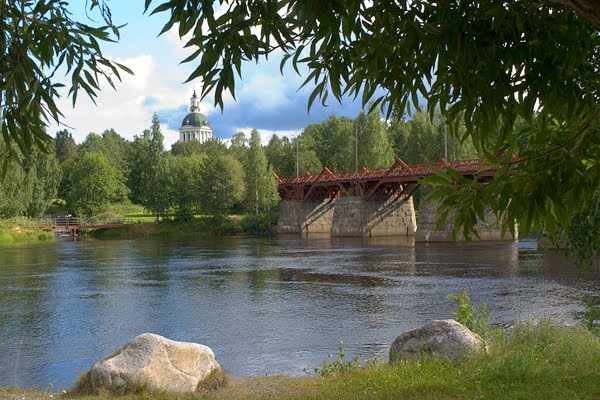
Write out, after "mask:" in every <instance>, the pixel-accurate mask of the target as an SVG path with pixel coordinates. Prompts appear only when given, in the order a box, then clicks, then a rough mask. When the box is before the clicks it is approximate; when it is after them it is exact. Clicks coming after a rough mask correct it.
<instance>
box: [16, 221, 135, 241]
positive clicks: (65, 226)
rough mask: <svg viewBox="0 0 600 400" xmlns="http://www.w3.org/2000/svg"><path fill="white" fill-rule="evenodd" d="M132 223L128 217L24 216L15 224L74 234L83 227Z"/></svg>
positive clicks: (124, 226)
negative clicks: (24, 217)
mask: <svg viewBox="0 0 600 400" xmlns="http://www.w3.org/2000/svg"><path fill="white" fill-rule="evenodd" d="M132 224H133V221H132V220H131V219H130V218H116V217H115V218H89V219H84V218H74V217H45V218H26V219H22V220H19V221H18V223H17V225H18V226H21V227H24V228H29V229H39V230H44V231H55V232H70V233H71V235H73V236H76V235H77V232H78V231H80V230H83V229H106V228H110V229H118V228H127V227H129V226H131V225H132Z"/></svg>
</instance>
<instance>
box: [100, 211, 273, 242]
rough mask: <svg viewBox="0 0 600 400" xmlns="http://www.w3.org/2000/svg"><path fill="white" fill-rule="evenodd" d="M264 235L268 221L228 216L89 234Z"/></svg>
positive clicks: (127, 236)
mask: <svg viewBox="0 0 600 400" xmlns="http://www.w3.org/2000/svg"><path fill="white" fill-rule="evenodd" d="M268 232H269V222H268V221H263V220H261V219H257V218H254V217H253V216H241V215H230V216H225V217H221V218H217V217H199V218H193V219H191V220H190V221H185V222H183V221H170V220H165V221H160V222H138V223H134V224H133V225H131V226H130V227H128V228H119V229H110V228H108V229H95V230H93V231H91V232H90V236H91V237H93V238H96V239H134V238H136V237H143V236H189V235H195V236H213V235H219V236H231V235H237V234H266V233H268Z"/></svg>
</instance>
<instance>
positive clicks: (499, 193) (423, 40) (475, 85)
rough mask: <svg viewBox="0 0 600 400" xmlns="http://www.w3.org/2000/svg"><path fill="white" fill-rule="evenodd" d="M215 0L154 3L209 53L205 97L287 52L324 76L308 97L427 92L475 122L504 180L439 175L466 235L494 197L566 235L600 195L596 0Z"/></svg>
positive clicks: (445, 110) (427, 97) (496, 205)
mask: <svg viewBox="0 0 600 400" xmlns="http://www.w3.org/2000/svg"><path fill="white" fill-rule="evenodd" d="M151 3H153V2H152V1H149V2H147V4H146V7H147V8H148V7H149V6H150V4H151ZM213 3H216V2H213V1H199V0H196V1H191V2H186V3H185V4H183V2H181V1H173V2H167V3H164V4H162V5H161V6H159V7H158V8H157V9H155V12H170V14H171V18H170V20H169V21H168V23H167V25H166V26H165V30H166V29H169V28H170V27H172V26H173V25H174V24H175V23H178V24H179V34H180V35H181V36H184V35H187V34H188V33H191V36H192V38H191V39H190V40H189V41H188V43H187V45H188V47H190V48H192V49H193V50H196V51H195V52H194V53H193V54H192V55H191V56H190V57H189V58H188V59H186V60H185V61H187V62H192V61H194V60H199V65H198V66H197V67H196V69H195V70H194V71H193V73H192V74H191V75H190V78H189V79H190V80H191V79H196V78H200V79H201V80H202V82H203V88H202V94H203V95H206V94H208V93H212V91H213V90H214V99H215V104H218V105H220V106H221V107H222V106H223V96H222V93H223V91H230V92H232V93H233V92H234V91H235V77H234V70H235V71H236V72H237V73H238V74H240V75H241V72H242V71H241V70H242V61H245V60H252V61H259V60H260V59H262V58H263V57H268V55H269V54H271V53H272V52H275V51H280V52H282V53H283V61H282V64H283V65H282V70H283V71H285V70H284V65H285V64H287V63H291V64H292V66H293V67H294V69H296V71H301V70H303V71H307V76H306V83H308V82H314V83H315V87H314V90H313V92H312V93H311V95H310V97H309V99H308V105H309V108H310V105H311V104H312V103H313V102H314V101H315V100H317V99H320V101H321V102H323V103H325V102H326V100H327V98H328V95H332V96H333V97H334V98H335V99H337V100H338V101H340V100H341V98H342V96H344V95H353V96H359V95H360V96H361V97H362V102H363V104H364V105H366V104H368V103H369V101H371V100H374V103H373V106H382V107H383V108H385V109H387V112H388V116H389V113H390V112H391V110H392V109H393V108H394V107H397V108H398V109H399V110H401V113H400V114H404V111H405V110H409V111H410V110H411V109H412V108H414V107H415V106H416V105H417V104H418V102H419V98H422V99H424V101H425V102H426V104H427V110H428V111H429V113H430V115H432V114H433V112H434V110H435V109H436V108H439V109H440V110H441V113H442V115H443V116H444V119H445V120H447V121H448V126H449V133H450V134H451V135H454V136H455V137H458V133H457V131H458V129H457V126H458V125H459V123H463V124H464V127H465V134H464V135H463V136H465V137H469V136H470V137H471V138H472V139H473V143H474V144H475V146H476V147H477V149H478V151H479V152H480V153H481V154H482V156H485V158H486V159H487V160H488V162H489V164H490V165H500V166H501V169H500V171H498V173H497V178H496V179H494V180H492V181H491V182H486V183H477V182H472V181H457V179H455V177H454V176H453V174H447V175H446V176H445V177H443V176H440V177H437V178H436V179H434V180H429V181H428V183H429V184H430V185H431V186H432V187H434V188H435V189H437V190H436V191H435V193H436V196H437V198H438V199H441V200H443V201H442V203H441V207H440V211H441V212H442V214H443V213H445V212H446V211H449V210H450V209H452V210H453V211H454V212H455V213H457V214H458V218H457V221H462V223H463V225H464V226H463V227H464V233H465V234H466V235H467V236H469V235H470V234H472V233H473V230H472V229H471V228H472V225H473V224H474V223H475V221H476V220H477V218H476V216H477V214H478V213H479V210H483V209H484V206H485V205H488V206H490V207H491V208H492V210H493V211H494V212H495V213H496V214H497V215H498V216H499V217H501V219H502V220H503V221H505V225H504V227H505V228H507V229H510V227H511V226H513V225H514V224H513V222H514V221H515V220H518V221H519V222H520V227H519V229H520V230H523V231H525V232H527V231H530V230H532V229H536V228H539V227H545V228H546V229H547V230H548V232H549V234H550V235H551V236H555V232H557V226H563V227H564V226H566V225H568V224H569V222H570V220H571V217H572V215H573V214H575V213H577V212H578V211H580V210H583V209H586V208H589V207H590V205H591V204H592V203H593V202H594V201H595V197H594V192H595V190H596V188H598V187H599V186H600V128H599V123H600V106H599V101H598V100H599V99H598V97H599V94H600V73H599V72H598V69H597V65H598V61H599V59H598V58H599V55H600V51H599V49H600V35H598V27H600V22H599V20H600V18H599V17H598V14H599V12H598V11H597V7H596V3H595V2H593V1H592V0H584V1H574V0H563V1H562V2H556V1H552V0H534V1H517V2H503V1H498V0H490V1H483V2H472V1H466V0H460V1H455V2H430V1H426V0H416V1H415V0H411V1H408V0H403V1H396V0H379V1H375V2H370V1H369V2H368V1H359V2H357V1H350V0H341V1H337V2H316V1H299V0H290V1H271V2H263V1H258V0H250V1H247V2H246V1H244V2H241V1H233V0H231V1H228V2H227V3H228V4H229V7H225V10H226V11H225V12H224V14H223V15H220V16H219V17H218V18H215V15H214V11H213V9H212V7H211V5H212V4H213ZM357 16H358V17H357ZM200 32H201V33H200ZM378 88H381V89H383V90H382V91H376V90H377V89H378ZM375 93H383V94H382V95H379V94H377V95H376V94H375ZM518 121H523V123H518ZM514 154H518V155H519V160H518V161H516V160H514V159H513V158H512V155H514Z"/></svg>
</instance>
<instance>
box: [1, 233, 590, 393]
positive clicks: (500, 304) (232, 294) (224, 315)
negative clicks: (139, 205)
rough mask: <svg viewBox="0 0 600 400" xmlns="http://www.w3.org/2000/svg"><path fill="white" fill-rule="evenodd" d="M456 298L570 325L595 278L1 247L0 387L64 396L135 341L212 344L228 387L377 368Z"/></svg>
mask: <svg viewBox="0 0 600 400" xmlns="http://www.w3.org/2000/svg"><path fill="white" fill-rule="evenodd" d="M463 287H464V288H466V289H467V291H468V293H469V294H470V295H471V300H472V302H473V303H474V304H480V303H484V302H485V303H486V304H487V305H488V307H489V308H490V309H491V310H492V312H493V317H494V320H495V321H496V322H499V323H504V324H512V323H514V322H516V321H524V320H530V319H536V318H539V317H541V316H544V315H546V316H549V317H550V318H553V319H557V320H559V321H561V322H565V323H573V320H572V319H571V317H570V313H572V312H573V311H574V310H579V309H581V302H580V297H581V295H582V294H600V275H599V274H598V273H587V274H585V275H578V274H577V273H576V271H575V269H574V268H573V267H572V266H571V265H570V264H569V263H568V261H567V260H566V259H565V258H564V257H562V256H559V255H556V254H551V253H548V254H545V252H543V251H540V250H537V249H535V246H534V245H533V244H532V243H528V242H521V243H516V242H495V243H471V244H458V243H445V244H433V243H429V244H426V243H416V244H415V243H413V242H412V241H411V240H408V239H406V238H386V239H375V238H373V239H361V238H353V239H335V238H334V239H330V238H317V239H306V238H299V237H295V236H292V237H269V238H254V237H233V238H220V239H216V238H215V239H195V240H181V239H178V240H169V239H139V240H120V241H92V240H89V241H79V242H70V241H59V242H55V243H48V244H36V245H31V246H14V247H0V386H20V387H32V386H34V387H37V388H48V387H49V388H52V389H55V390H56V389H62V388H67V387H69V386H70V385H72V384H73V383H74V381H75V380H76V379H77V377H78V375H79V374H80V373H82V372H83V371H85V370H87V369H89V367H90V366H91V365H92V364H93V363H94V362H96V361H97V360H99V359H100V358H102V357H104V356H105V355H107V354H109V353H111V352H112V351H114V350H115V349H116V348H118V347H119V346H120V345H121V344H123V343H124V342H126V341H127V340H129V339H131V338H132V337H134V336H136V335H138V334H141V333H144V332H153V333H157V334H160V335H164V336H166V337H169V338H171V339H175V340H182V341H192V342H198V343H202V344H206V345H208V346H210V347H211V348H212V349H213V350H214V351H215V354H216V356H217V360H218V361H219V362H220V363H221V365H223V367H224V368H225V369H226V370H227V371H229V372H230V373H232V374H234V375H264V374H290V375H301V374H303V373H304V372H303V369H305V368H306V369H307V370H309V371H312V369H313V368H314V367H318V366H319V365H320V363H321V362H322V361H324V360H325V359H327V355H328V354H331V353H334V354H336V353H337V349H338V347H339V342H340V339H343V341H344V343H345V344H346V345H347V346H348V350H347V354H349V355H350V356H353V355H356V354H361V355H362V356H363V357H364V358H374V357H381V358H383V359H385V358H386V357H387V350H388V348H389V345H390V344H391V342H392V341H393V340H394V339H395V337H396V336H397V335H398V334H399V333H400V332H402V331H404V330H407V329H411V328H415V327H418V326H419V325H421V324H423V323H425V322H426V321H428V320H431V319H441V318H447V317H449V316H450V313H451V312H452V310H453V309H454V304H453V303H452V302H451V301H449V300H448V299H447V295H448V294H456V293H459V292H460V289H461V288H463Z"/></svg>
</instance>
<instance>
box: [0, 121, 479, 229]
mask: <svg viewBox="0 0 600 400" xmlns="http://www.w3.org/2000/svg"><path fill="white" fill-rule="evenodd" d="M163 139H164V138H163V134H162V132H161V127H160V122H159V120H158V117H157V116H156V115H154V116H153V119H152V125H151V126H150V129H147V130H144V131H143V132H142V133H141V134H140V135H138V136H135V137H134V139H133V140H132V141H128V140H126V139H124V138H123V137H122V136H120V135H119V134H118V133H117V132H115V131H114V130H113V129H107V130H105V131H104V132H102V133H101V134H97V133H90V134H89V135H88V136H87V137H86V139H85V140H84V141H83V142H82V143H81V144H79V145H78V144H76V143H75V141H74V139H73V137H72V135H71V133H70V132H68V131H67V130H62V131H59V132H57V134H56V138H55V140H54V141H53V143H52V146H51V148H50V149H49V151H48V152H47V153H44V152H41V151H37V150H36V151H33V152H32V153H31V154H30V155H29V156H28V157H21V158H19V159H16V158H9V159H7V160H8V161H7V163H8V167H7V173H8V174H9V176H8V178H7V179H4V180H2V181H1V182H0V185H1V189H2V190H1V191H0V217H3V218H6V217H12V216H16V215H27V216H41V215H43V214H44V213H45V212H46V210H47V208H48V206H49V205H50V204H51V203H52V202H56V201H57V200H58V201H62V202H64V206H65V208H66V211H67V212H68V213H71V214H73V215H76V216H81V217H90V216H94V215H98V214H101V213H102V212H104V211H105V210H107V209H108V208H110V204H111V203H120V202H123V201H131V202H132V203H134V204H139V205H141V206H143V207H144V208H145V209H146V210H148V211H149V212H151V213H152V214H153V215H155V216H156V218H157V219H164V218H175V219H177V220H179V221H190V220H192V219H193V218H194V215H197V214H204V215H212V216H215V217H217V218H221V217H223V216H225V215H226V214H228V213H231V212H232V211H235V212H238V213H244V214H246V215H247V216H248V217H247V218H249V219H250V220H252V221H253V223H261V222H262V223H264V222H265V220H268V219H269V216H270V215H271V214H272V210H273V209H274V207H275V206H276V205H277V203H278V200H279V196H278V193H277V182H276V178H275V174H277V175H278V176H281V177H284V176H295V174H296V173H297V172H298V173H299V174H300V175H303V174H305V173H306V172H310V173H312V174H318V173H319V172H321V171H322V169H323V167H325V166H327V167H329V168H330V169H332V170H334V171H343V170H354V169H355V168H356V167H357V166H358V168H362V167H366V168H385V167H389V166H390V165H391V164H392V163H393V162H394V159H395V158H396V157H401V158H403V159H404V160H405V161H407V162H410V163H417V162H435V161H439V160H440V159H441V157H442V156H443V123H442V119H441V117H440V116H439V115H437V114H436V116H435V117H434V119H433V121H431V120H429V118H428V116H427V115H425V114H422V113H416V114H414V115H413V116H411V117H410V118H396V117H394V118H393V119H392V120H391V121H390V122H385V121H383V120H382V118H381V115H380V114H379V113H377V112H371V113H370V114H365V113H364V112H361V113H359V114H358V115H357V117H356V118H355V119H354V120H353V119H349V118H346V117H336V116H331V117H329V118H328V119H327V120H325V121H323V122H321V123H318V124H311V125H308V126H307V127H306V128H305V129H304V130H303V131H302V133H301V134H300V135H298V136H296V137H295V138H293V139H291V140H290V139H288V138H287V137H281V138H280V137H278V136H277V135H273V137H272V138H271V139H270V141H269V143H268V144H267V145H266V146H263V145H262V144H261V137H260V135H259V133H258V131H256V130H253V131H252V132H251V133H250V136H249V137H247V136H246V135H245V134H244V133H243V132H240V133H237V134H236V135H235V136H234V137H233V138H232V140H231V143H230V144H229V146H227V145H225V144H224V143H223V142H221V141H219V140H212V141H208V142H206V143H199V142H195V141H190V142H177V143H175V144H174V145H173V146H172V148H171V150H170V151H167V150H166V149H165V147H164V144H163ZM450 144H451V145H450V146H449V148H450V150H451V152H449V154H451V155H452V156H453V157H462V158H465V157H472V156H474V155H475V150H474V148H473V146H472V145H470V144H466V143H465V144H461V143H456V142H451V143H450ZM0 150H1V149H0ZM357 162H358V164H357Z"/></svg>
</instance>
